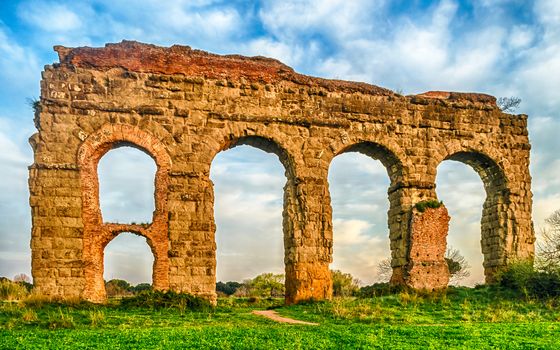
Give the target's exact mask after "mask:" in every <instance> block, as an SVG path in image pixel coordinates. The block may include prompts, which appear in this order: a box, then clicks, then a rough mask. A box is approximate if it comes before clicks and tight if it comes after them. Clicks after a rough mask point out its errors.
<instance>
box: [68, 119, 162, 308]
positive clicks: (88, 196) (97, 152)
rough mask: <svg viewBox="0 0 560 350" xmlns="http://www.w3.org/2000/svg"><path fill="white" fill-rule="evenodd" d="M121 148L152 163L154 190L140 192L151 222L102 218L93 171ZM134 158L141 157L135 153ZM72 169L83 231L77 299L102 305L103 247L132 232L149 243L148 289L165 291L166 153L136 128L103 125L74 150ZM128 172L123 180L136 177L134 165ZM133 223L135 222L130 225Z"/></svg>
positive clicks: (136, 170) (96, 172)
mask: <svg viewBox="0 0 560 350" xmlns="http://www.w3.org/2000/svg"><path fill="white" fill-rule="evenodd" d="M122 146H131V147H133V148H135V150H132V151H136V152H140V151H139V150H141V151H143V152H145V154H146V155H147V154H149V157H151V158H152V159H153V160H152V163H154V162H155V164H157V170H156V171H155V175H152V176H151V177H150V179H149V181H150V183H151V184H152V183H153V186H154V187H153V188H155V189H152V190H147V191H146V192H148V193H149V194H150V202H151V203H153V207H155V210H153V213H152V215H151V216H149V215H148V214H147V213H146V214H144V217H134V218H133V217H128V218H124V220H123V219H122V218H117V221H121V220H122V221H125V222H122V221H121V222H117V223H115V222H107V218H105V219H104V218H103V217H102V215H101V208H100V206H99V204H100V199H99V195H100V192H99V173H98V165H99V161H100V160H101V158H103V156H105V155H106V154H107V153H108V152H110V151H111V150H113V149H115V148H120V147H122ZM117 151H118V150H117ZM140 155H142V153H141V152H140ZM144 156H145V155H144ZM149 157H148V158H149ZM145 159H146V158H145ZM78 164H79V169H80V183H81V187H82V206H83V209H82V221H83V230H84V231H83V255H82V259H83V261H84V279H85V284H84V289H83V297H84V298H85V299H87V300H89V301H92V302H103V301H104V300H105V298H106V293H105V285H104V280H103V272H104V266H103V251H104V249H105V246H106V245H107V244H108V243H109V242H110V241H111V240H112V239H113V238H115V237H116V236H117V235H118V234H120V233H121V232H134V233H136V234H139V235H142V236H144V237H146V238H147V239H148V240H149V245H150V247H151V250H152V253H153V256H154V269H153V286H154V289H159V290H165V289H168V288H169V225H168V210H169V208H168V207H167V191H168V183H169V170H170V168H171V158H170V157H169V154H168V153H167V148H166V146H165V145H164V144H162V142H161V141H160V140H159V139H158V138H156V137H154V136H152V135H151V134H150V133H148V132H146V131H143V130H141V129H139V128H137V127H134V126H130V125H125V124H106V125H105V126H103V127H101V128H100V129H99V130H98V131H97V132H96V133H95V134H92V135H89V136H88V137H87V138H86V140H85V141H84V143H83V144H82V145H81V146H80V149H79V150H78ZM129 167H132V169H131V170H130V171H125V172H124V173H125V174H131V173H139V172H141V171H140V170H138V169H136V164H132V165H129ZM147 182H148V180H146V181H145V183H147ZM137 191H138V189H137ZM146 196H148V194H146ZM131 207H132V206H131V205H128V206H125V208H127V210H130V208H131ZM151 208H152V207H151ZM151 208H150V209H151ZM132 210H134V208H132ZM146 212H148V211H146ZM106 215H107V214H106ZM148 216H149V218H150V219H149V220H148V221H147V222H146V221H144V220H146V217H148ZM136 220H138V221H139V222H136Z"/></svg>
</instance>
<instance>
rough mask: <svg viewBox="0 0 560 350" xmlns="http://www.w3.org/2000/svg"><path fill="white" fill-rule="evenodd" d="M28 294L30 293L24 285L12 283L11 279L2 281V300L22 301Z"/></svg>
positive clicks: (0, 290) (0, 291)
mask: <svg viewBox="0 0 560 350" xmlns="http://www.w3.org/2000/svg"><path fill="white" fill-rule="evenodd" d="M27 294H29V291H28V290H27V288H26V286H25V285H24V284H22V283H16V282H12V281H10V280H9V279H4V280H2V281H0V300H9V301H11V300H20V299H22V298H24V297H25V296H27Z"/></svg>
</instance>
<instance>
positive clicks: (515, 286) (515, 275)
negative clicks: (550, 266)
mask: <svg viewBox="0 0 560 350" xmlns="http://www.w3.org/2000/svg"><path fill="white" fill-rule="evenodd" d="M497 282H498V285H499V286H500V287H502V288H505V289H510V290H513V291H516V292H518V293H521V294H523V295H525V296H526V297H536V298H549V297H558V296H560V273H559V272H558V271H557V270H535V268H534V267H533V264H532V263H531V262H530V261H519V262H515V263H512V264H510V265H509V266H508V267H507V268H506V269H505V270H503V271H501V272H500V273H499V274H498V275H497Z"/></svg>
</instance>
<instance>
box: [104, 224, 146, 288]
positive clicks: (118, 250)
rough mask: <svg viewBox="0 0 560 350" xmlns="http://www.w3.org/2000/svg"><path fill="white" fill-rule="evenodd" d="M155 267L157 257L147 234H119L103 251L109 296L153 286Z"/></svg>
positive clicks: (105, 278) (106, 286)
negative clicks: (149, 243)
mask: <svg viewBox="0 0 560 350" xmlns="http://www.w3.org/2000/svg"><path fill="white" fill-rule="evenodd" d="M153 267H154V257H153V254H152V251H151V249H150V246H149V245H148V242H147V240H146V238H145V237H142V236H140V235H136V234H133V233H130V232H123V233H121V234H119V235H118V236H117V237H115V238H114V239H113V240H111V242H109V243H108V244H107V245H106V246H105V250H104V272H103V278H104V280H105V289H106V292H107V296H108V297H118V296H127V295H130V294H132V293H134V292H136V291H139V290H143V289H147V287H148V285H149V286H150V287H151V285H152V274H153ZM121 281H125V282H126V284H124V283H122V282H121Z"/></svg>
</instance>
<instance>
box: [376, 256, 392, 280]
mask: <svg viewBox="0 0 560 350" xmlns="http://www.w3.org/2000/svg"><path fill="white" fill-rule="evenodd" d="M392 274H393V268H392V267H391V258H386V259H383V260H381V261H380V262H379V264H377V280H378V281H379V282H381V283H387V282H389V280H390V279H391V275H392Z"/></svg>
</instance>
